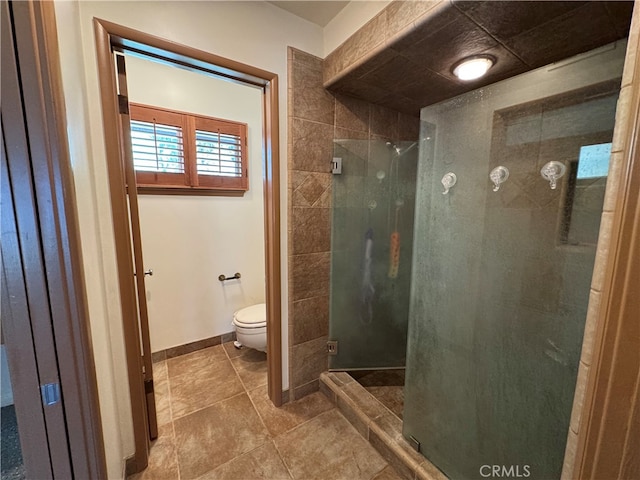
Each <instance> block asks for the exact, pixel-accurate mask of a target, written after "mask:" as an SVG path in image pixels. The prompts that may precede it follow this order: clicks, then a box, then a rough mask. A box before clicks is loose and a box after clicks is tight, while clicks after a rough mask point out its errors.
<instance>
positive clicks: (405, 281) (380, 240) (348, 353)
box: [329, 140, 418, 370]
mask: <svg viewBox="0 0 640 480" xmlns="http://www.w3.org/2000/svg"><path fill="white" fill-rule="evenodd" d="M334 157H337V158H341V159H342V173H341V174H339V175H334V176H333V185H332V188H333V213H332V215H333V219H332V233H331V294H330V295H331V298H330V327H329V338H330V339H331V340H333V341H337V342H338V345H337V354H336V355H332V356H330V357H329V358H330V362H329V366H330V368H331V369H341V370H342V369H374V368H390V367H404V365H405V358H406V344H407V323H408V319H409V285H410V281H411V252H412V247H413V245H412V244H413V215H414V205H415V188H416V170H417V158H418V148H417V144H416V142H396V143H393V142H386V141H384V140H336V141H335V143H334Z"/></svg>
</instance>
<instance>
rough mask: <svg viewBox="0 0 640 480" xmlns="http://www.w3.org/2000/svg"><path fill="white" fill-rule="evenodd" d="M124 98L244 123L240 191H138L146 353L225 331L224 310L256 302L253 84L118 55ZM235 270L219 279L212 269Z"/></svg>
mask: <svg viewBox="0 0 640 480" xmlns="http://www.w3.org/2000/svg"><path fill="white" fill-rule="evenodd" d="M126 62H127V85H128V90H129V100H130V101H131V102H135V103H143V104H147V105H154V106H158V107H164V108H169V109H173V110H179V111H183V112H190V113H198V114H201V115H208V116H212V117H218V118H224V119H227V120H233V121H236V122H242V123H246V124H248V127H249V128H248V141H249V148H248V160H249V191H248V192H246V193H245V195H244V196H243V197H211V196H191V195H187V196H183V195H139V196H138V201H139V210H140V229H141V233H142V249H143V255H144V262H145V268H153V276H151V277H146V290H147V304H148V307H149V327H150V331H151V350H152V351H154V352H156V351H159V350H164V349H167V348H170V347H174V346H176V345H184V344H185V343H189V342H194V341H196V340H201V339H204V338H209V337H212V336H215V335H220V334H222V333H228V332H231V331H232V330H233V326H232V325H231V320H232V316H233V312H234V311H236V310H238V309H240V308H242V307H245V306H248V305H252V304H255V303H262V302H264V299H265V271H264V220H263V218H264V217H263V213H264V211H263V208H264V202H263V197H262V195H263V188H262V91H261V90H260V89H258V88H255V87H250V86H246V85H240V84H237V83H231V82H226V81H224V80H220V79H217V78H214V77H210V76H206V75H204V74H200V73H195V72H190V71H187V70H184V69H181V68H176V67H170V66H168V65H163V64H159V63H156V62H152V61H149V60H144V59H141V58H137V57H132V56H127V60H126ZM235 272H240V273H241V274H242V279H241V280H239V281H230V282H224V283H222V282H220V281H218V275H220V274H221V273H223V274H225V275H232V274H233V273H235Z"/></svg>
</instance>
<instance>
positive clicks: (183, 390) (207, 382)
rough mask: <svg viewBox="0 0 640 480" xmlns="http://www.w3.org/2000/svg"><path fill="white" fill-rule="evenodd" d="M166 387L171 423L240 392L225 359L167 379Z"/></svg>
mask: <svg viewBox="0 0 640 480" xmlns="http://www.w3.org/2000/svg"><path fill="white" fill-rule="evenodd" d="M169 386H170V389H171V410H172V414H173V418H174V420H175V419H176V418H179V417H182V416H184V415H187V414H189V413H192V412H195V411H196V410H199V409H201V408H204V407H207V406H209V405H212V404H214V403H216V402H219V401H220V400H225V399H227V398H231V397H233V396H235V395H238V394H239V393H242V392H243V391H244V389H243V387H242V383H240V379H239V378H238V375H237V374H236V372H235V370H234V369H233V367H232V366H231V363H230V362H229V360H228V359H227V358H226V357H225V359H224V361H219V362H216V363H215V364H209V365H205V366H204V367H201V368H196V369H194V370H193V371H192V372H190V373H189V374H185V375H178V376H176V377H170V380H169Z"/></svg>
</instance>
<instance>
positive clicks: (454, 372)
mask: <svg viewBox="0 0 640 480" xmlns="http://www.w3.org/2000/svg"><path fill="white" fill-rule="evenodd" d="M623 56H624V45H620V44H619V45H615V46H613V47H609V49H606V50H604V51H600V52H599V53H595V54H592V55H591V56H586V57H584V58H581V59H577V60H576V59H574V60H572V61H567V62H566V63H564V64H557V65H554V66H552V67H548V68H543V69H539V70H536V71H533V72H530V73H527V74H524V75H521V76H519V77H514V78H513V79H510V80H507V81H504V82H500V83H497V84H494V85H492V86H489V87H486V88H483V89H480V90H477V91H474V92H470V93H468V94H465V95H462V96H460V97H456V98H454V99H452V100H449V101H446V102H443V103H440V104H437V105H434V106H430V107H427V108H425V109H423V111H422V126H421V151H420V167H419V171H418V194H417V199H416V222H415V229H416V234H415V249H414V262H413V272H412V295H411V307H410V324H409V343H408V358H407V371H406V384H405V385H406V386H405V410H404V435H405V436H406V437H407V438H409V437H414V438H415V439H416V440H417V441H419V442H420V451H421V452H422V454H423V455H425V456H426V457H427V458H428V459H429V460H430V461H431V462H432V463H434V464H435V465H436V466H438V467H439V468H440V469H441V470H442V471H443V472H444V473H445V474H447V475H448V476H449V477H450V478H455V479H475V478H483V477H486V476H490V475H491V474H492V473H491V472H492V471H493V472H495V470H492V469H493V468H495V467H494V466H497V468H499V469H500V470H499V471H500V472H501V476H502V477H505V476H509V475H506V474H505V472H507V473H509V472H511V475H510V477H511V478H515V477H528V478H532V479H545V480H549V479H553V478H560V473H561V469H562V463H563V457H564V451H565V444H566V437H567V432H568V429H569V421H570V415H571V407H572V402H573V394H574V388H575V383H576V377H577V371H578V365H579V360H580V353H581V345H582V337H583V330H584V322H585V318H586V312H587V304H588V298H589V287H590V282H591V276H592V271H593V264H594V258H595V249H596V242H597V239H598V231H599V228H600V216H601V213H602V206H603V201H604V188H605V184H606V172H607V167H608V157H609V153H610V145H611V139H612V133H613V126H614V120H615V111H616V102H617V98H618V91H619V86H620V78H619V77H620V75H621V73H622V63H623ZM500 167H503V168H502V169H500ZM492 171H493V172H496V177H495V179H496V181H497V180H502V183H499V182H498V183H497V185H496V184H495V183H494V181H493V180H492V179H491V178H490V174H491V172H492ZM507 172H508V175H507ZM554 172H555V173H556V174H562V176H560V177H559V178H551V177H550V174H551V173H554ZM447 173H453V174H455V176H456V180H457V181H456V184H455V185H454V186H453V187H451V188H450V190H449V193H448V194H446V195H443V192H444V186H443V184H442V183H441V179H443V177H444V176H445V175H446V174H447ZM543 174H544V175H543ZM545 175H546V178H545ZM551 180H555V182H553V181H551ZM487 474H489V475H487Z"/></svg>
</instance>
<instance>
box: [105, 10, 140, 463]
mask: <svg viewBox="0 0 640 480" xmlns="http://www.w3.org/2000/svg"><path fill="white" fill-rule="evenodd" d="M93 24H94V31H95V40H96V49H97V61H98V76H99V79H100V99H101V103H102V118H103V128H104V137H105V148H106V156H107V165H108V175H109V193H110V198H111V210H112V212H113V228H114V232H113V234H114V237H115V244H116V257H117V260H118V284H119V286H120V309H121V313H122V321H123V329H124V343H125V354H126V357H127V373H128V375H127V377H128V382H129V395H130V398H131V413H132V417H133V423H134V425H133V433H134V448H135V454H134V461H133V463H134V465H135V471H136V472H139V471H141V470H143V469H145V468H146V467H147V464H148V463H149V435H148V433H147V432H148V429H149V427H148V421H147V411H146V401H145V392H144V377H143V375H142V351H141V349H140V330H139V328H138V320H137V319H138V313H137V310H136V309H137V299H136V296H135V295H136V293H135V292H136V287H135V284H134V280H133V275H132V272H133V270H134V267H133V258H132V253H131V231H130V229H129V222H128V218H129V211H128V209H127V203H126V202H127V198H126V191H125V185H126V183H125V177H124V166H123V163H124V162H123V160H122V159H121V158H120V145H121V144H122V139H121V138H120V137H121V133H120V129H119V117H118V115H119V113H118V102H117V100H116V99H117V90H116V83H115V82H116V73H115V67H114V62H113V57H112V56H111V38H110V35H109V32H108V31H107V29H106V28H104V27H103V26H102V25H101V24H100V22H98V21H96V20H95V19H94V22H93Z"/></svg>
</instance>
